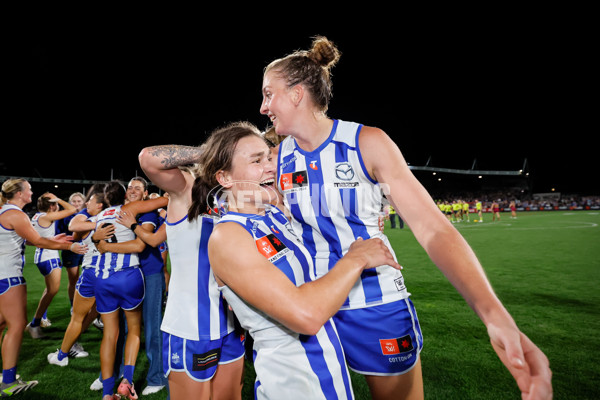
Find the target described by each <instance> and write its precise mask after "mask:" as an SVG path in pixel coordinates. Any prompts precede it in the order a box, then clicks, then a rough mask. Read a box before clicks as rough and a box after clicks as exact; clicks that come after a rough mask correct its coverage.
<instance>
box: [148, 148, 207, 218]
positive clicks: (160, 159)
mask: <svg viewBox="0 0 600 400" xmlns="http://www.w3.org/2000/svg"><path fill="white" fill-rule="evenodd" d="M201 154H202V148H201V147H194V146H182V145H160V146H152V147H146V148H144V149H143V150H142V151H141V152H140V155H139V157H138V158H139V161H140V166H141V167H142V170H144V173H145V174H146V176H147V177H148V178H149V179H150V180H151V181H152V183H154V184H155V185H156V186H158V187H160V188H161V189H163V190H164V191H166V192H168V193H169V205H168V207H167V209H168V215H169V217H170V218H172V220H173V221H178V220H180V219H181V218H183V217H184V216H186V215H187V213H188V209H189V207H190V204H191V202H192V200H191V192H192V186H193V185H194V177H193V176H192V175H191V174H190V173H188V172H184V171H183V170H181V169H180V168H179V167H183V166H187V165H193V164H196V163H197V162H198V160H199V158H200V155H201Z"/></svg>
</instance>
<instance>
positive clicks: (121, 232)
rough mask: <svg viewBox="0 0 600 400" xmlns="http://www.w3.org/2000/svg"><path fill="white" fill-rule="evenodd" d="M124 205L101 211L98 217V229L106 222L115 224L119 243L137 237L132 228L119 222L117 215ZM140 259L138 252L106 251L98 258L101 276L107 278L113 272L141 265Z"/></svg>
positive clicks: (116, 240)
mask: <svg viewBox="0 0 600 400" xmlns="http://www.w3.org/2000/svg"><path fill="white" fill-rule="evenodd" d="M121 207H122V206H120V205H119V206H114V207H109V208H107V209H105V210H103V211H101V212H100V213H99V214H98V216H97V219H96V229H97V228H100V227H102V225H104V224H107V223H108V224H113V225H114V226H115V235H114V239H109V241H112V240H114V241H115V242H117V243H123V242H128V241H130V240H134V239H135V238H136V236H135V233H133V232H132V231H131V229H129V228H127V227H126V226H124V225H121V224H120V223H118V222H117V215H118V214H119V212H120V211H121ZM139 264H140V261H139V258H138V254H137V253H111V252H106V253H103V254H102V255H101V256H100V259H99V260H98V268H99V270H100V271H99V272H100V275H99V278H102V279H106V278H108V277H109V276H110V275H111V274H112V273H113V272H117V271H120V270H122V269H125V268H134V267H139Z"/></svg>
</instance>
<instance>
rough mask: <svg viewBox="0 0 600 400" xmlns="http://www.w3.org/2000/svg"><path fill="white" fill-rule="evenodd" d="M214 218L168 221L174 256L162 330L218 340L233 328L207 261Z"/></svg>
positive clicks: (184, 336) (170, 252) (171, 254)
mask: <svg viewBox="0 0 600 400" xmlns="http://www.w3.org/2000/svg"><path fill="white" fill-rule="evenodd" d="M214 223H215V221H214V219H213V218H211V217H207V216H200V217H198V218H196V219H195V220H194V221H192V222H190V221H188V218H187V216H186V217H185V218H182V219H181V220H180V221H177V222H174V223H169V222H168V221H165V224H167V226H166V230H167V244H168V246H169V258H170V259H171V278H170V280H169V297H168V298H167V305H166V307H165V312H164V316H163V321H162V324H161V330H162V331H164V332H167V333H170V334H171V335H175V336H178V337H181V338H184V339H189V340H196V341H197V340H200V339H202V340H216V339H219V338H221V337H223V336H225V335H227V334H229V333H231V332H233V330H234V316H233V313H232V312H231V310H229V307H228V306H227V303H226V302H225V300H224V299H223V296H222V295H221V293H220V292H219V289H218V288H217V282H216V281H215V277H214V275H213V272H212V269H211V268H210V264H209V262H208V238H209V237H210V234H211V233H212V230H213V227H214Z"/></svg>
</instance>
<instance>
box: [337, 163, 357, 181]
mask: <svg viewBox="0 0 600 400" xmlns="http://www.w3.org/2000/svg"><path fill="white" fill-rule="evenodd" d="M335 176H336V177H337V178H338V179H340V180H342V181H349V180H351V179H352V178H354V169H352V165H350V163H347V162H343V163H338V164H336V165H335Z"/></svg>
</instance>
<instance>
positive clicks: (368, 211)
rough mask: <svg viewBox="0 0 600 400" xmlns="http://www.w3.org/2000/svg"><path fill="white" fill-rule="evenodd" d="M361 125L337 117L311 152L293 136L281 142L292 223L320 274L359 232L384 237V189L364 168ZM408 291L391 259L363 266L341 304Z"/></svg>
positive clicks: (281, 175) (383, 299)
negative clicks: (299, 144) (329, 131)
mask: <svg viewBox="0 0 600 400" xmlns="http://www.w3.org/2000/svg"><path fill="white" fill-rule="evenodd" d="M361 128H362V125H360V124H357V123H354V122H345V121H341V120H334V125H333V129H332V131H331V134H330V136H329V138H328V139H327V140H326V141H325V142H324V143H323V144H322V145H321V146H319V147H318V148H317V149H316V150H314V151H312V152H307V151H304V150H302V149H301V148H300V147H298V146H297V144H296V141H295V140H294V138H293V137H287V138H286V139H285V140H284V141H283V142H282V143H281V145H280V149H279V155H278V161H277V164H278V165H277V176H278V180H277V184H278V188H279V190H280V191H281V192H282V193H283V195H284V201H285V205H286V207H288V209H289V210H290V212H291V214H292V217H293V222H292V226H293V228H294V230H295V231H296V233H297V234H298V236H299V237H300V238H301V240H302V242H303V243H304V245H305V246H306V248H307V249H308V251H309V252H310V253H311V254H312V256H313V259H314V268H315V274H316V275H317V277H320V276H323V275H324V274H326V273H327V272H328V271H329V270H330V269H331V268H333V266H334V265H335V263H336V262H337V261H338V260H339V259H340V258H341V257H342V256H343V255H344V254H346V252H347V251H348V249H349V247H350V245H351V244H352V243H353V242H354V241H355V240H356V239H357V238H358V237H361V238H363V239H369V238H374V237H378V238H380V239H382V240H383V241H384V242H385V243H386V244H387V245H388V247H389V248H390V250H391V251H392V254H394V251H393V249H392V247H391V245H390V244H389V241H388V239H387V237H386V236H385V235H384V234H383V233H382V232H381V231H380V229H379V215H380V210H381V206H382V189H381V187H380V185H379V184H378V182H376V181H375V180H374V179H373V178H372V177H371V176H369V174H368V172H367V171H366V169H365V166H364V163H363V160H362V156H361V154H360V149H359V147H358V136H359V134H360V130H361ZM408 296H409V293H408V292H407V290H406V287H405V286H404V279H403V277H402V274H401V272H400V271H399V270H396V269H394V268H392V267H390V266H388V265H382V266H380V267H377V268H374V269H368V270H365V271H363V273H362V275H361V278H360V279H359V280H358V281H357V282H356V284H355V285H354V287H353V289H352V291H351V292H350V295H349V296H348V299H347V300H346V302H345V303H344V305H343V306H342V309H352V308H361V307H365V306H369V305H374V304H382V303H387V302H391V301H395V300H399V299H402V298H406V297H408Z"/></svg>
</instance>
